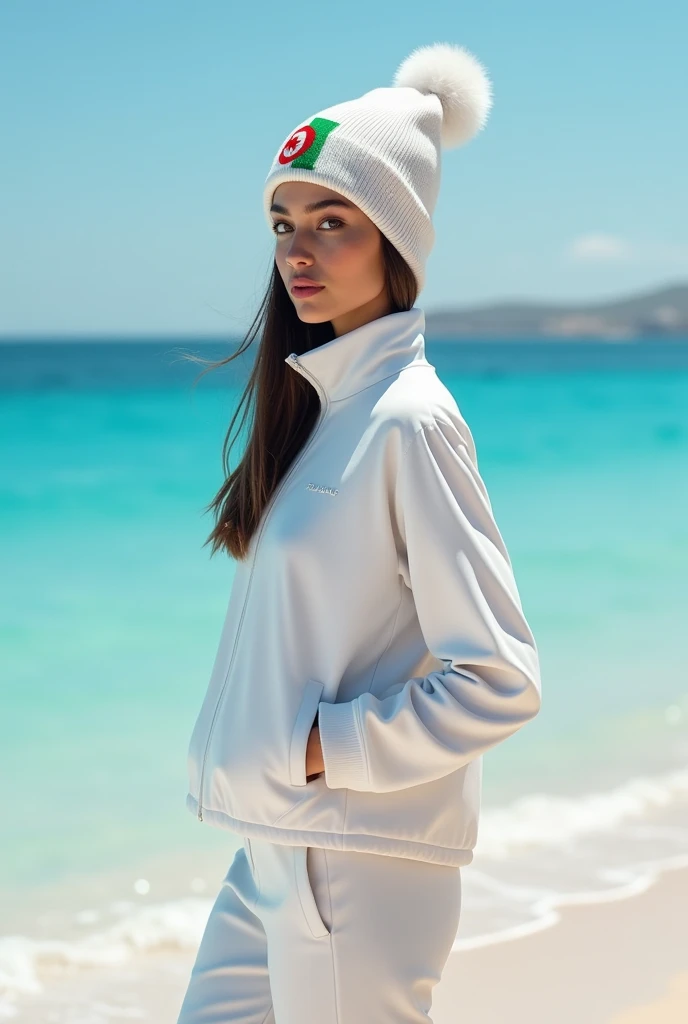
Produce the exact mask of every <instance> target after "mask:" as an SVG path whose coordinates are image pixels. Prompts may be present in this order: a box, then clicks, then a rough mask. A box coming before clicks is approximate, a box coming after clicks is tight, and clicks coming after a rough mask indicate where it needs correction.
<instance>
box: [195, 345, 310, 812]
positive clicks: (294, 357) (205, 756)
mask: <svg viewBox="0 0 688 1024" xmlns="http://www.w3.org/2000/svg"><path fill="white" fill-rule="evenodd" d="M287 358H288V360H289V363H290V365H291V366H293V367H294V369H295V370H297V371H298V372H299V373H300V374H301V375H302V376H304V377H306V378H308V379H309V380H310V381H311V383H312V384H313V387H314V388H315V390H316V391H317V392H318V396H319V398H320V414H319V416H318V420H317V422H316V424H315V426H314V428H313V430H312V431H311V436H310V437H309V438H308V440H307V441H306V443H305V445H304V446H303V448H302V449H301V451H300V453H299V455H298V456H297V457H296V459H295V460H294V462H293V463H292V465H291V466H290V467H289V469H288V470H287V472H286V474H285V475H284V476H283V477H282V479H281V481H280V483H279V484H278V486H277V489H276V490H275V492H274V493H273V495H272V501H271V503H270V508H269V509H268V510H267V511H266V512H265V514H264V515H263V521H262V523H261V526H260V529H259V531H258V536H257V537H256V542H255V544H254V547H253V562H252V564H251V575H250V576H249V580H248V584H247V586H246V597H245V598H244V607H243V608H242V610H241V618H240V619H239V625H238V626H237V631H236V636H235V637H234V648H233V649H232V656H231V658H230V660H229V665H228V667H227V671H226V673H225V678H224V681H223V683H222V688H221V690H220V694H219V696H218V698H217V703H216V705H215V710H214V712H213V717H212V719H211V721H210V728H209V729H208V738H207V740H206V743H205V750H204V752H203V763H202V765H201V780H200V783H199V787H198V814H197V817H198V820H199V821H203V782H204V779H205V765H206V761H207V759H208V751H209V750H210V741H211V739H212V736H213V730H214V728H215V721H216V719H217V714H218V711H219V710H220V704H221V703H222V698H223V697H224V693H225V689H226V686H227V680H228V679H229V673H230V671H231V668H232V664H233V663H234V655H235V654H236V650H237V646H238V640H239V633H240V631H241V626H242V624H243V621H244V614H245V612H246V607H247V605H248V596H249V592H250V589H251V583H252V581H253V570H254V568H255V564H256V557H257V555H258V544H259V541H260V538H261V536H262V534H263V530H264V529H265V524H266V523H267V520H268V516H269V515H270V514H271V512H272V510H273V508H274V507H275V501H276V499H277V497H278V495H279V494H280V492H281V491H282V490H283V489H284V486H285V484H286V483H287V481H288V480H289V479H290V477H291V476H293V474H294V472H295V470H296V468H297V466H298V465H299V464H300V462H301V460H302V459H303V457H304V455H305V454H306V452H307V451H308V449H309V448H310V446H311V444H312V443H313V440H314V438H315V435H316V434H317V432H318V430H319V429H320V426H321V424H322V422H323V420H324V419H325V415H326V413H327V410H328V408H329V401H328V398H327V393H326V392H325V389H324V388H323V386H322V384H321V383H320V381H319V380H318V379H317V377H314V376H313V374H312V373H311V372H310V370H307V369H306V367H305V366H303V365H302V364H301V363H300V362H299V358H298V356H297V355H296V353H295V352H291V353H290V354H289V356H288V357H287Z"/></svg>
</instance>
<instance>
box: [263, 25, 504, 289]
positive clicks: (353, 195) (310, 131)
mask: <svg viewBox="0 0 688 1024" xmlns="http://www.w3.org/2000/svg"><path fill="white" fill-rule="evenodd" d="M491 106H492V87H491V83H490V80H489V78H488V76H487V74H486V72H485V70H484V68H483V66H482V65H481V64H480V62H479V61H478V60H477V59H476V58H475V57H474V56H473V55H472V54H471V53H469V52H468V51H467V50H466V49H464V48H463V47H460V46H454V45H452V44H450V43H434V44H431V45H429V46H420V47H418V48H417V49H415V50H414V51H413V52H412V53H411V54H410V55H409V56H408V57H406V59H405V60H403V61H402V63H401V64H400V65H399V67H398V68H397V70H396V72H395V75H394V78H393V81H392V86H391V87H381V88H378V89H371V90H370V91H369V92H367V93H364V95H363V96H360V97H359V98H358V99H354V100H346V101H345V102H343V103H337V104H335V105H334V106H331V107H327V108H326V109H324V110H320V111H319V112H318V113H317V114H314V115H313V117H311V118H310V119H309V120H308V121H306V122H301V124H300V125H299V126H298V127H296V128H295V129H294V130H293V131H292V132H291V133H290V135H289V137H288V138H287V139H285V141H284V142H283V143H282V145H281V146H280V147H279V149H278V151H277V153H276V154H275V157H274V160H273V162H272V166H271V168H270V171H269V174H268V176H267V178H266V180H265V189H264V211H265V216H266V218H267V220H268V224H269V225H270V226H272V216H271V214H270V206H271V205H272V202H273V195H274V192H275V189H276V188H277V186H278V185H280V184H281V183H282V182H283V181H312V182H314V183H315V184H316V185H324V186H325V187H327V188H331V189H333V190H334V191H336V192H339V193H341V195H343V196H345V197H346V198H347V199H349V200H350V201H351V202H353V203H355V204H356V206H358V207H359V208H360V209H361V210H362V211H363V212H364V213H365V214H366V216H368V217H369V218H370V219H371V220H372V221H373V222H374V223H375V224H376V225H377V227H378V228H379V229H380V231H381V232H382V234H384V235H385V236H386V237H387V238H388V239H389V241H390V242H392V244H393V245H394V246H395V247H396V248H397V249H398V250H399V252H400V253H401V255H402V256H403V257H404V259H405V260H406V262H407V263H408V264H409V266H410V267H411V270H412V271H413V273H414V274H415V276H416V280H417V282H418V290H419V291H420V290H421V289H422V288H423V286H424V284H425V263H426V260H427V258H428V255H429V253H430V251H431V249H432V247H433V244H434V242H435V229H434V227H433V223H432V214H433V211H434V208H435V203H436V201H437V195H438V192H439V186H440V175H441V159H440V153H441V150H442V149H453V148H455V147H457V146H461V145H463V143H465V142H468V140H469V139H471V138H472V137H473V136H474V135H475V134H476V133H477V132H478V131H479V130H480V129H481V128H483V127H484V125H485V122H486V121H487V116H488V113H489V111H490V108H491Z"/></svg>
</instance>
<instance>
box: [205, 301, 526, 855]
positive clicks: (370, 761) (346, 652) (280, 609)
mask: <svg viewBox="0 0 688 1024" xmlns="http://www.w3.org/2000/svg"><path fill="white" fill-rule="evenodd" d="M424 330H425V315H424V313H423V310H422V309H420V308H418V307H416V306H414V307H413V308H412V309H411V310H408V311H405V312H401V313H391V314H389V315H388V316H383V317H380V318H379V319H377V320H373V321H371V322H370V323H367V324H364V325H363V326H362V327H358V328H356V329H355V330H353V331H350V332H348V333H347V334H343V335H340V336H339V337H338V338H334V339H332V340H331V341H329V342H326V343H324V344H322V345H320V346H318V347H317V348H315V349H311V350H310V351H308V352H305V353H304V354H302V355H295V354H294V353H292V354H291V355H289V356H288V357H287V358H286V363H287V365H288V366H289V368H290V372H294V373H301V374H303V375H304V376H305V377H306V379H307V380H308V381H310V383H311V384H312V385H313V387H314V388H315V389H316V390H317V392H318V395H319V397H320V402H321V409H320V414H319V417H318V420H317V423H316V425H315V427H314V429H313V432H312V433H311V435H310V436H309V438H308V440H307V441H306V443H305V445H304V446H303V448H302V449H301V451H300V452H299V453H298V454H297V456H296V458H295V460H294V462H293V463H292V465H291V466H290V467H289V469H288V471H287V473H286V474H285V476H284V477H283V478H282V480H281V481H280V483H279V485H278V488H277V490H276V491H275V493H274V494H273V496H272V499H271V500H270V502H269V504H268V506H267V507H266V509H265V511H264V513H263V516H262V518H261V520H260V523H259V526H258V529H257V530H256V532H255V534H254V535H253V538H252V540H251V545H250V548H249V554H248V557H247V559H246V560H245V561H238V562H237V568H236V575H235V578H234V582H233V585H232V590H231V594H230V598H229V607H228V610H227V615H226V619H225V623H224V627H223V630H222V633H221V637H220V642H219V649H218V651H217V656H216V658H215V663H214V667H213V670H212V674H211V678H210V682H209V686H208V691H207V694H206V697H205V700H204V702H203V704H202V707H201V710H200V714H199V716H198V719H197V722H196V725H195V728H194V730H193V735H192V738H191V744H190V748H189V762H188V763H189V775H190V790H189V795H188V797H187V805H188V807H189V809H190V810H191V811H192V812H193V813H194V814H196V815H197V816H198V818H199V819H200V820H202V821H206V822H209V823H210V824H211V825H217V826H220V827H222V828H227V829H230V830H232V831H234V832H237V833H239V834H241V835H244V836H249V837H257V838H261V839H266V840H268V841H270V842H275V843H286V844H287V845H304V846H305V845H308V846H319V847H325V848H332V849H337V850H358V851H362V852H371V853H380V854H389V855H393V856H400V857H411V858H415V859H419V860H426V861H433V862H435V863H438V864H451V865H463V864H468V863H470V861H471V860H472V858H473V852H472V851H473V848H474V846H475V844H476V839H477V830H478V816H479V809H480V793H481V781H482V755H483V754H484V753H485V752H486V751H488V750H489V749H490V748H491V747H494V746H496V744H498V743H501V742H502V741H503V740H505V739H506V738H507V737H508V736H510V735H511V734H512V733H514V732H516V730H517V729H520V727H521V726H522V725H524V724H525V723H526V722H528V721H529V720H530V719H531V718H533V717H534V716H535V715H536V714H537V712H538V711H539V709H540V703H541V686H540V674H539V660H538V653H537V648H536V644H535V641H534V638H533V635H532V633H531V631H530V628H529V626H528V623H527V622H526V619H525V617H524V613H523V609H522V606H521V601H520V597H519V594H518V591H517V588H516V583H515V580H514V576H513V573H512V566H511V561H510V558H509V555H508V553H507V550H506V547H505V545H504V541H503V539H502V536H501V534H500V532H499V529H498V527H497V525H496V523H495V520H494V518H493V513H492V508H491V504H490V500H489V498H488V494H487V491H486V488H485V484H484V483H483V480H482V478H481V476H480V474H479V472H478V467H477V460H476V451H475V445H474V441H473V437H472V435H471V432H470V430H469V428H468V426H467V424H466V422H465V420H464V419H463V416H462V414H461V412H460V411H459V408H458V406H457V404H456V401H455V400H454V398H453V396H452V395H451V393H450V392H449V390H448V389H447V388H446V387H445V385H444V384H443V383H442V382H441V381H440V379H439V378H438V376H437V374H436V371H435V368H434V366H433V365H432V364H431V363H430V362H428V360H427V359H426V356H425V339H424V334H423V332H424ZM316 715H317V720H318V724H319V728H320V741H321V744H322V749H323V759H324V764H325V771H324V772H322V773H320V774H319V775H317V776H315V777H311V778H310V780H309V781H307V780H306V763H305V762H306V743H307V740H308V736H309V733H310V730H311V727H312V726H313V724H314V723H315V720H316Z"/></svg>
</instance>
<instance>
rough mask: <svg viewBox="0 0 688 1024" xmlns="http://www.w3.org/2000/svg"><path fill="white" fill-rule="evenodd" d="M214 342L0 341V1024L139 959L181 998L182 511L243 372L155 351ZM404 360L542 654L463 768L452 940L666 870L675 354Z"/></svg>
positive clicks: (613, 348)
mask: <svg viewBox="0 0 688 1024" xmlns="http://www.w3.org/2000/svg"><path fill="white" fill-rule="evenodd" d="M230 350H231V346H229V345H223V343H221V342H220V341H217V342H213V343H201V342H196V341H194V340H193V339H183V340H181V341H179V340H165V339H161V340H159V341H156V342H136V341H123V342H121V343H119V344H110V343H102V342H96V341H94V342H87V341H76V342H69V341H50V342H45V343H43V342H34V341H32V342H23V343H11V342H5V343H3V344H2V345H0V438H1V441H0V444H1V450H0V468H1V477H0V495H1V499H0V551H1V556H2V587H1V588H0V637H1V643H2V658H1V666H0V687H1V691H0V700H1V708H0V712H1V713H0V766H1V770H2V779H3V786H2V794H3V795H2V800H3V804H4V807H3V813H2V815H0V860H1V862H2V863H1V870H0V907H2V908H4V909H3V910H2V914H1V917H0V1000H3V999H4V1003H0V1016H1V1015H2V1011H1V1008H2V1006H4V1008H5V1012H6V1015H10V1014H14V1018H15V1019H16V1020H17V1021H24V1020H26V1021H30V1020H39V1019H40V1020H48V1019H50V1020H54V1021H62V1020H65V1021H67V1020H71V1019H72V1017H69V1016H68V1013H67V1010H66V1009H64V1007H66V1006H67V1005H68V1004H67V1002H66V996H64V992H65V991H67V988H68V986H69V985H70V984H74V985H76V982H75V981H74V980H73V979H74V972H75V971H76V972H77V974H78V973H79V972H81V974H80V975H79V977H80V979H81V980H80V981H79V992H80V993H81V996H80V998H81V999H82V1000H86V1002H87V1003H88V1000H91V1003H89V1004H88V1005H86V1004H84V1007H83V1010H84V1012H83V1013H82V1015H81V1016H80V1017H79V1018H78V1019H79V1020H80V1021H83V1022H87V1021H89V1020H93V1021H97V1020H98V1019H100V1018H98V1014H97V1012H96V1009H94V1007H97V1005H99V1002H98V1000H99V999H100V1001H101V1002H102V996H99V995H98V991H100V990H98V987H97V985H96V981H95V979H100V980H99V982H98V984H101V983H102V986H105V987H107V985H108V983H109V982H108V978H109V977H110V976H109V975H108V971H110V970H111V971H115V970H116V969H121V965H122V964H123V963H126V964H127V965H129V966H128V969H130V971H133V972H134V973H133V974H132V975H131V976H132V978H133V977H134V975H135V974H136V972H137V971H138V974H137V975H136V977H139V979H145V977H146V976H147V972H148V976H149V975H150V971H152V970H154V969H155V970H157V969H158V968H159V962H158V961H157V960H156V965H157V966H155V967H154V966H153V960H152V958H154V957H155V956H158V955H159V954H160V951H161V949H167V950H168V951H169V950H171V951H172V953H170V955H171V956H172V954H174V956H178V957H179V958H180V959H179V961H178V962H179V964H181V966H179V968H178V981H179V984H180V985H181V983H182V979H183V977H184V971H185V970H186V966H185V965H186V964H187V963H190V959H189V958H192V955H193V949H194V946H195V943H196V942H197V941H198V937H199V935H200V929H201V928H202V924H203V921H204V917H205V915H207V911H208V909H209V906H210V901H211V899H212V897H213V895H214V892H215V890H216V889H217V886H218V885H219V881H220V879H221V877H222V875H223V874H224V871H225V870H226V867H227V865H228V863H229V861H230V860H231V857H232V856H233V852H234V850H235V849H236V848H237V846H238V845H239V840H238V837H235V836H233V835H232V834H230V833H219V832H218V831H217V830H213V829H212V828H210V827H209V826H207V825H204V824H200V823H199V822H197V821H196V819H195V818H194V817H193V816H192V815H190V814H189V813H188V812H187V811H186V809H185V806H184V799H185V795H186V749H187V743H188V739H189V736H190V731H191V729H192V727H193V723H194V720H195V715H196V712H197V710H198V707H199V704H200V700H201V698H202V696H203V693H204V691H205V687H206V683H207V680H208V678H209V674H210V671H211V667H212V662H213V659H214V656H215V649H216V644H217V641H218V638H219V633H220V628H221V625H222V621H223V618H224V613H225V608H226V604H227V600H228V597H229V591H230V587H231V583H232V575H233V566H232V563H231V562H230V560H229V559H227V558H226V557H225V556H221V555H217V556H215V557H214V558H212V559H211V558H210V557H209V549H208V548H204V547H203V543H204V541H205V539H206V537H207V535H208V533H209V532H210V529H211V521H210V517H209V516H208V515H204V513H203V509H204V507H205V505H206V504H207V503H208V502H209V501H210V499H211V498H212V496H213V495H214V493H215V491H216V489H217V487H218V486H219V484H220V482H221V479H222V466H221V460H220V452H221V446H222V441H223V438H224V435H225V432H226V429H227V427H228V424H229V420H230V418H231V414H232V412H233V410H234V408H235V406H236V401H237V397H238V395H239V393H240V389H241V387H242V386H243V382H244V380H245V377H246V373H247V369H248V364H247V363H246V362H244V361H242V363H241V366H240V367H239V368H238V369H235V368H232V369H231V370H229V371H222V372H219V373H215V374H210V375H207V376H206V377H204V378H203V379H201V380H200V381H199V382H198V385H197V387H195V388H194V387H193V386H192V384H193V381H194V378H195V377H196V375H197V374H198V372H199V371H200V369H201V367H200V366H198V365H194V364H192V363H188V362H185V361H184V360H183V359H182V358H181V354H182V353H184V352H194V353H198V354H201V355H203V356H204V357H206V358H217V357H219V356H222V355H227V354H229V351H230ZM427 355H428V358H429V359H430V360H431V361H432V362H433V363H434V364H435V365H436V367H437V370H438V373H439V374H440V376H441V377H442V379H443V380H444V382H445V383H446V384H447V386H448V387H449V388H450V389H451V391H452V392H453V394H454V396H455V398H456V400H457V402H458V404H459V406H460V408H461V410H462V412H463V414H464V416H465V418H466V420H467V421H468V423H469V426H470V427H471V430H472V432H473V435H474V437H475V440H476V445H477V451H478V460H479V468H480V470H481V473H482V475H483V478H484V480H485V482H486V484H487V487H488V490H489V492H490V497H491V500H492V504H493V508H494V511H495V516H496V518H497V522H498V524H499V526H500V529H501V531H502V533H503V535H504V537H505V540H506V542H507V546H508V548H509V551H510V555H511V558H512V562H513V564H514V569H515V572H516V578H517V582H518V585H519V589H520V592H521V597H522V601H523V605H524V608H525V611H526V615H527V617H528V620H529V622H530V624H531V627H532V629H533V631H534V633H535V636H536V639H537V641H538V646H539V649H540V655H541V663H542V682H543V706H542V709H541V712H540V714H539V716H538V717H537V718H536V719H535V720H534V721H533V722H532V723H529V724H528V725H527V726H526V727H525V728H524V729H523V730H521V731H520V732H519V733H517V734H516V735H515V736H513V737H511V738H510V739H509V740H508V741H506V742H505V743H504V744H502V745H501V746H500V747H499V748H497V749H495V750H493V751H491V752H490V753H489V754H488V755H486V757H485V761H484V791H483V814H482V818H481V832H480V836H479V841H478V847H477V848H476V856H475V860H474V862H473V864H471V865H469V866H468V867H467V868H465V869H463V871H464V876H463V877H464V880H465V882H464V893H465V896H464V910H463V911H462V921H461V925H460V930H459V934H458V936H457V946H461V945H462V944H463V945H465V946H468V945H475V944H480V943H482V942H488V941H498V940H499V939H500V938H503V937H504V936H506V935H508V934H513V933H514V932H518V931H519V930H521V931H523V930H528V929H529V928H534V927H542V926H543V924H544V923H547V919H548V914H551V912H552V908H553V907H555V906H556V905H557V904H558V903H559V902H562V901H564V900H572V899H597V898H606V896H607V895H608V894H610V893H612V892H615V893H616V894H617V895H618V894H619V893H620V892H621V891H622V890H623V889H624V887H625V888H626V889H627V890H628V892H629V893H630V892H631V891H634V890H637V888H638V887H642V885H643V884H646V882H647V878H648V877H649V876H650V875H651V874H652V872H656V871H659V870H662V867H663V866H667V865H669V864H670V863H677V862H678V861H679V860H680V859H681V858H683V859H685V861H686V863H688V339H686V340H685V341H668V340H662V339H652V340H650V339H648V340H647V341H642V342H634V343H612V342H592V341H585V342H575V341H566V342H562V341H556V342H554V341H553V342H544V341H537V342H532V343H530V342H513V341H509V342H502V343H496V342H495V343H492V342H481V343H473V344H471V343H466V342H462V343H450V342H432V340H429V341H428V343H427ZM236 457H237V451H236V447H235V450H234V453H233V460H232V461H233V463H234V462H235V461H236ZM170 962H172V961H170ZM174 962H175V963H177V961H174ZM118 965H119V967H118ZM113 977H114V975H113ZM175 977H177V976H175ZM70 979H71V980H70ZM141 983H142V984H143V982H141ZM132 985H134V981H132ZM60 986H62V988H60ZM65 986H67V988H66V987H65ZM89 986H90V987H89ZM94 986H95V987H94ZM91 989H93V991H92V992H91ZM58 990H59V991H61V992H62V993H63V995H62V996H60V998H62V999H63V1002H64V1006H63V1003H60V1001H59V998H58V996H57V995H56V993H57V992H58ZM84 993H89V994H88V996H87V995H85V994H84ZM112 998H113V999H114V998H115V997H114V996H112ZM60 1006H63V1010H64V1012H63V1010H61V1009H60ZM89 1006H90V1007H91V1008H90V1010H89ZM38 1007H40V1008H41V1009H40V1011H39V1009H38ZM89 1012H90V1013H91V1016H90V1017H89V1015H88V1013H89ZM32 1014H33V1016H32ZM61 1014H62V1015H61ZM50 1015H52V1016H50ZM73 1019H74V1020H76V1017H74V1018H73Z"/></svg>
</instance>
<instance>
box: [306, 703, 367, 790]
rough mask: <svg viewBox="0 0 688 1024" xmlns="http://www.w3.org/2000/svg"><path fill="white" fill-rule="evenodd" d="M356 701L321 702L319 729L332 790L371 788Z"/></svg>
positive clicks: (327, 777)
mask: <svg viewBox="0 0 688 1024" xmlns="http://www.w3.org/2000/svg"><path fill="white" fill-rule="evenodd" d="M355 703H356V701H355V700H350V701H343V702H342V703H340V704H328V703H327V702H326V701H320V703H319V704H318V729H319V732H320V746H321V747H322V754H323V764H324V765H325V782H326V783H327V786H328V787H329V788H330V789H360V790H366V789H367V788H368V768H367V763H366V757H365V751H364V749H363V744H362V741H361V738H360V735H359V731H358V725H357V723H356V708H355V707H354V705H355Z"/></svg>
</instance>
